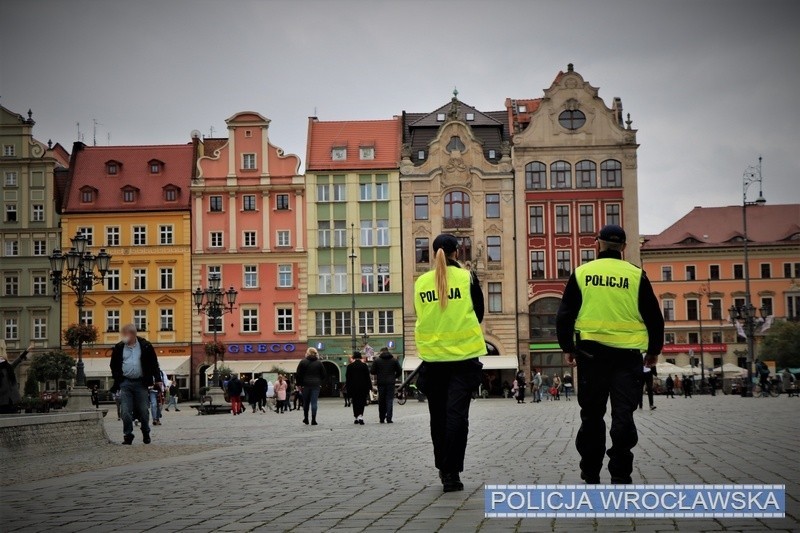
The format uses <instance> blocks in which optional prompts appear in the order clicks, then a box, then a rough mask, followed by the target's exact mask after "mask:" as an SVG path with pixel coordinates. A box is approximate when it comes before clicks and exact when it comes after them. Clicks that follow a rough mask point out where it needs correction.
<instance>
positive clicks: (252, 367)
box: [206, 359, 301, 376]
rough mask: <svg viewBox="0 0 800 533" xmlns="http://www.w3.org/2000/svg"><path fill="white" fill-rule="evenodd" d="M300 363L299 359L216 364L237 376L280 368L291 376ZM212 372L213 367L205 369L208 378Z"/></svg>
mask: <svg viewBox="0 0 800 533" xmlns="http://www.w3.org/2000/svg"><path fill="white" fill-rule="evenodd" d="M300 361H301V360H300V359H279V360H271V361H264V360H253V361H224V362H219V363H217V364H218V365H220V366H227V367H228V368H230V369H231V371H232V372H236V373H237V374H260V373H262V372H269V371H270V370H271V369H272V368H273V367H277V368H280V369H281V370H283V371H284V372H286V373H290V374H293V373H295V372H296V371H297V365H298V364H299V363H300ZM213 371H214V367H213V366H210V367H208V368H207V369H206V373H207V374H208V375H209V376H210V375H211V374H212V373H213Z"/></svg>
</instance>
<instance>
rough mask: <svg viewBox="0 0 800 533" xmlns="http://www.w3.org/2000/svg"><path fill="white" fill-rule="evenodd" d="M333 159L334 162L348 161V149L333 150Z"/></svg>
mask: <svg viewBox="0 0 800 533" xmlns="http://www.w3.org/2000/svg"><path fill="white" fill-rule="evenodd" d="M331 159H333V160H334V161H344V160H345V159H347V148H344V147H341V146H340V147H334V148H333V150H331Z"/></svg>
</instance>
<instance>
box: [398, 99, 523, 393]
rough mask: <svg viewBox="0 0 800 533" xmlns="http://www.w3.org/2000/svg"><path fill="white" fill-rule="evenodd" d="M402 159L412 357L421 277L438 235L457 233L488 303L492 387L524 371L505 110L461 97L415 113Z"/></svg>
mask: <svg viewBox="0 0 800 533" xmlns="http://www.w3.org/2000/svg"><path fill="white" fill-rule="evenodd" d="M403 118H404V122H405V123H404V139H403V149H402V159H401V162H400V194H401V210H402V211H401V213H402V214H401V218H402V220H404V221H406V222H405V223H404V225H403V237H402V239H403V241H402V242H403V286H404V287H406V290H405V291H404V300H403V308H404V330H405V343H406V350H405V351H406V358H405V361H404V370H413V368H414V367H415V366H416V364H417V363H418V362H419V360H418V358H417V357H415V356H414V355H415V354H416V349H415V344H414V323H415V313H414V298H413V290H412V288H413V286H414V282H415V280H416V278H417V277H419V275H420V274H422V273H424V272H426V271H428V270H429V269H430V268H432V265H433V250H432V248H431V244H432V243H433V239H434V238H435V237H436V236H437V235H438V234H440V233H445V232H447V233H452V234H454V235H456V236H457V237H458V238H459V240H460V241H461V248H460V250H459V257H458V258H459V261H461V262H462V264H463V265H464V266H465V267H466V268H469V269H472V270H474V271H476V272H477V275H478V277H479V279H480V281H481V287H482V289H483V292H484V296H485V301H486V313H485V316H484V321H483V326H484V333H485V336H486V342H487V352H488V354H489V355H493V356H497V355H500V356H502V357H486V358H484V370H486V383H485V384H486V385H490V384H491V387H490V388H491V389H492V392H496V393H499V392H500V384H501V383H502V381H503V379H508V378H509V376H507V375H503V376H502V378H503V379H500V378H501V374H500V372H502V371H505V374H510V373H512V372H513V370H514V369H516V368H517V337H516V333H517V318H516V315H515V309H516V306H517V302H516V291H515V289H514V286H515V284H516V278H515V274H514V268H515V246H514V233H515V227H514V220H515V217H514V174H513V170H512V164H511V157H510V155H511V154H510V148H509V146H510V145H509V143H508V140H509V139H508V129H507V126H506V123H505V112H504V111H500V112H491V113H482V112H480V111H478V110H477V109H474V108H472V107H470V106H467V105H465V104H463V103H462V102H460V101H459V100H458V98H457V92H455V93H454V97H453V99H452V100H451V102H450V103H449V104H447V105H445V106H443V107H441V108H440V109H438V110H436V111H434V112H433V113H426V114H408V113H405V114H404V115H403Z"/></svg>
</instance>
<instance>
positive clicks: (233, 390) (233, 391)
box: [226, 374, 244, 416]
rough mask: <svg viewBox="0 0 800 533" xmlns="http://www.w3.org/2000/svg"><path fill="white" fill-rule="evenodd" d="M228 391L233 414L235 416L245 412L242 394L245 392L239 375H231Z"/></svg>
mask: <svg viewBox="0 0 800 533" xmlns="http://www.w3.org/2000/svg"><path fill="white" fill-rule="evenodd" d="M226 390H227V392H228V398H229V400H230V402H231V413H233V416H236V415H240V414H242V413H243V412H244V407H242V392H243V391H244V385H243V384H242V381H241V380H240V379H239V375H238V374H232V375H231V379H229V380H228V388H227V389H226Z"/></svg>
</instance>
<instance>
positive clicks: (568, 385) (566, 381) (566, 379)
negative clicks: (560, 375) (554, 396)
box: [561, 372, 572, 402]
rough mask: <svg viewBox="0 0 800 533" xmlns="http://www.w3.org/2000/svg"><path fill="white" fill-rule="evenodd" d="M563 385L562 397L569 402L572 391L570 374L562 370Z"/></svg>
mask: <svg viewBox="0 0 800 533" xmlns="http://www.w3.org/2000/svg"><path fill="white" fill-rule="evenodd" d="M561 382H562V383H563V385H564V398H565V399H566V400H567V401H568V402H569V401H572V400H570V397H569V395H570V394H571V393H572V374H570V373H569V372H564V379H563V380H562V381H561Z"/></svg>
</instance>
